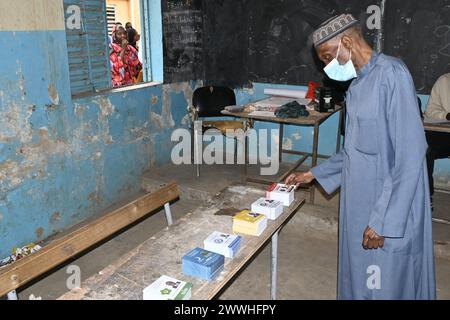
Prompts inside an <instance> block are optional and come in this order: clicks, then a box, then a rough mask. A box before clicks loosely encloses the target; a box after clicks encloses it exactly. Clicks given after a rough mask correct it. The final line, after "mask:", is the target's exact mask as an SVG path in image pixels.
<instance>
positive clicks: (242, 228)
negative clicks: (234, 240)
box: [233, 210, 267, 236]
mask: <svg viewBox="0 0 450 320" xmlns="http://www.w3.org/2000/svg"><path fill="white" fill-rule="evenodd" d="M266 227H267V217H266V216H265V215H263V214H260V213H256V212H251V211H250V210H242V211H241V212H239V213H238V214H237V215H235V216H234V217H233V232H235V233H244V234H248V235H252V236H259V235H261V233H263V231H264V230H265V229H266Z"/></svg>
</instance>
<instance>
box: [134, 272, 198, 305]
mask: <svg viewBox="0 0 450 320" xmlns="http://www.w3.org/2000/svg"><path fill="white" fill-rule="evenodd" d="M191 296H192V283H190V282H185V281H181V280H177V279H175V278H171V277H169V276H161V277H159V278H158V280H156V281H155V282H153V283H152V284H151V285H149V286H148V287H147V288H145V289H144V295H143V300H189V299H190V298H191Z"/></svg>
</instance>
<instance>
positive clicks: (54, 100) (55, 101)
mask: <svg viewBox="0 0 450 320" xmlns="http://www.w3.org/2000/svg"><path fill="white" fill-rule="evenodd" d="M48 95H49V97H50V100H51V101H52V103H53V104H54V105H59V94H58V91H56V88H55V87H54V86H53V85H52V84H51V85H49V86H48Z"/></svg>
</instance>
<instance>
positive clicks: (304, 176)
mask: <svg viewBox="0 0 450 320" xmlns="http://www.w3.org/2000/svg"><path fill="white" fill-rule="evenodd" d="M313 180H314V176H313V175H312V173H311V171H308V172H295V173H292V174H291V175H289V176H288V177H287V178H286V180H285V182H284V184H287V185H293V184H294V185H295V186H296V187H298V186H299V185H300V184H303V183H310V182H311V181H313Z"/></svg>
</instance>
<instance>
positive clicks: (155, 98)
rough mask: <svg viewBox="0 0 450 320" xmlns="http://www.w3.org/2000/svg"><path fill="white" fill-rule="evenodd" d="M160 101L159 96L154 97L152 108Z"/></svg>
mask: <svg viewBox="0 0 450 320" xmlns="http://www.w3.org/2000/svg"><path fill="white" fill-rule="evenodd" d="M158 101H159V99H158V96H155V95H152V106H154V105H156V104H157V103H158Z"/></svg>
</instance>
